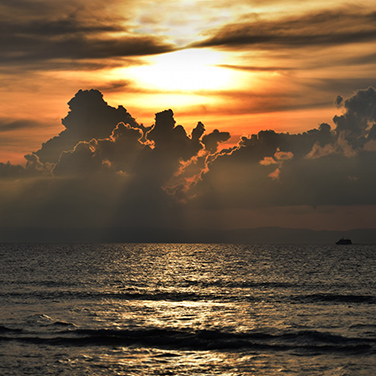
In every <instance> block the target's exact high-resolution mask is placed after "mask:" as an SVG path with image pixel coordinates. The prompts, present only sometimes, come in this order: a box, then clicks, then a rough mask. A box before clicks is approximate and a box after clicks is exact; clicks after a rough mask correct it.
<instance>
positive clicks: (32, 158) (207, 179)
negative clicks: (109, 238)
mask: <svg viewBox="0 0 376 376" xmlns="http://www.w3.org/2000/svg"><path fill="white" fill-rule="evenodd" d="M335 104H336V105H337V106H339V107H340V108H341V109H342V115H340V116H338V115H337V116H335V117H334V118H333V122H334V125H335V127H333V128H332V127H331V126H330V125H329V124H326V123H323V124H321V125H320V126H319V127H318V128H315V129H311V130H309V131H307V132H304V133H300V134H289V133H277V132H275V131H273V130H264V131H260V132H259V133H257V134H253V135H251V136H249V137H248V136H243V137H242V138H241V139H240V140H239V142H238V144H237V146H234V147H231V148H229V149H224V148H223V147H221V144H222V143H224V142H225V141H227V140H228V139H229V138H230V136H231V135H230V133H229V132H226V131H219V130H214V131H213V132H211V133H209V134H205V126H204V124H202V123H201V122H198V123H197V126H196V127H195V128H194V129H193V130H192V132H191V134H187V132H186V130H185V128H184V127H183V126H182V125H177V124H176V121H175V118H174V113H173V111H172V110H171V109H170V110H165V111H162V112H159V113H157V114H156V116H155V121H154V123H153V124H151V125H150V126H144V125H143V124H138V122H137V121H136V120H135V119H134V118H133V117H132V116H131V115H130V114H129V113H128V112H127V111H126V110H125V108H124V107H122V106H119V107H117V108H115V107H111V106H109V105H108V104H107V103H106V102H105V100H104V99H103V95H102V94H101V93H100V92H99V91H97V90H85V91H82V90H80V91H79V92H78V93H77V94H76V95H75V96H74V97H73V98H72V100H71V101H70V102H69V107H70V111H69V113H68V115H67V116H66V117H65V118H64V119H63V120H62V122H63V125H64V126H65V128H66V129H65V130H64V131H63V132H61V133H60V134H59V135H57V136H56V137H54V138H52V139H50V140H48V141H47V142H46V143H45V144H43V145H42V147H41V149H39V150H37V151H36V152H35V153H31V154H28V155H27V156H26V157H25V158H26V165H25V166H24V167H23V166H19V165H12V164H10V163H0V177H1V179H0V209H1V212H2V218H1V223H0V224H1V225H2V226H5V225H7V226H31V225H33V226H65V227H70V226H73V227H85V226H88V227H90V226H92V227H96V226H99V227H101V226H102V227H103V226H120V227H122V226H123V227H137V226H157V227H158V226H162V227H163V226H169V227H175V226H177V227H184V226H186V225H187V218H188V217H189V218H190V221H192V216H193V218H194V213H196V214H197V215H199V214H198V213H199V212H200V210H214V211H218V213H220V212H221V210H224V211H229V210H245V209H247V210H260V208H266V207H275V208H278V207H279V208H280V207H297V208H298V207H305V208H307V207H309V206H312V207H317V206H330V205H332V206H333V205H376V198H375V195H374V191H375V189H376V178H375V175H374V173H373V166H374V165H375V163H376V137H375V123H376V118H375V108H376V95H375V90H374V89H373V88H372V87H370V88H368V89H365V90H359V91H358V92H356V93H355V94H354V95H353V96H352V97H350V98H348V99H343V98H341V97H338V98H337V99H336V103H335ZM200 220H201V219H200ZM190 225H191V226H192V225H194V223H193V224H192V223H190Z"/></svg>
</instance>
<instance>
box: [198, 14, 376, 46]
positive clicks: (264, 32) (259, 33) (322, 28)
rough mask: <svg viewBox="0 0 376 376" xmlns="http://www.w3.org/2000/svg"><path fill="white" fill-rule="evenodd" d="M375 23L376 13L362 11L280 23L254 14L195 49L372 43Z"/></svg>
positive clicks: (216, 32) (286, 18) (285, 19)
mask: <svg viewBox="0 0 376 376" xmlns="http://www.w3.org/2000/svg"><path fill="white" fill-rule="evenodd" d="M243 18H245V17H244V16H243ZM375 21H376V14H375V13H374V12H368V13H367V12H365V11H362V10H360V11H359V9H352V10H351V11H350V10H342V9H340V10H325V11H319V12H317V11H316V12H311V13H307V14H303V15H299V16H282V17H281V18H279V19H276V20H259V19H258V17H257V16H256V15H254V16H252V17H250V19H249V20H243V19H239V21H238V22H236V23H231V24H228V25H225V26H223V27H222V28H219V29H214V30H212V32H211V34H212V36H210V37H209V38H207V39H206V40H204V41H201V42H198V43H195V44H194V46H195V47H198V46H200V47H213V46H222V47H227V48H239V46H242V45H247V46H252V48H260V49H266V48H270V47H271V46H274V47H278V48H279V49H280V48H296V47H307V46H323V47H324V46H333V45H337V46H338V45H341V44H349V43H354V42H356V43H360V42H369V41H375V40H376V26H375V25H376V22H375ZM208 33H210V32H208ZM266 46H268V47H266Z"/></svg>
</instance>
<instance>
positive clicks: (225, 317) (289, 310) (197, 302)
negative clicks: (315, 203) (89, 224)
mask: <svg viewBox="0 0 376 376" xmlns="http://www.w3.org/2000/svg"><path fill="white" fill-rule="evenodd" d="M0 257H1V264H0V286H1V287H0V309H1V311H0V374H1V375H213V374H217V375H276V374H284V375H367V376H369V375H374V374H376V279H375V276H376V262H375V261H376V246H355V245H353V246H342V247H341V246H335V245H333V246H327V247H325V246H313V245H299V246H297V245H291V246H287V245H281V246H277V245H223V244H144V245H142V244H39V245H38V244H0Z"/></svg>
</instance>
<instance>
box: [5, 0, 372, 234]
mask: <svg viewBox="0 0 376 376" xmlns="http://www.w3.org/2000/svg"><path fill="white" fill-rule="evenodd" d="M375 15H376V3H375V1H374V0H365V1H362V2H361V3H359V2H358V1H353V0H350V1H343V0H335V1H331V2H328V1H321V0H318V1H307V0H303V1H302V0H290V1H286V0H263V1H260V0H216V1H202V0H174V1H172V0H165V1H150V0H107V1H106V2H103V1H102V0H91V1H87V0H55V1H50V0H17V1H2V2H1V3H0V21H1V24H2V29H1V31H0V37H1V46H2V52H1V57H0V80H1V85H0V97H1V106H0V210H1V212H2V213H5V214H4V217H3V219H2V221H3V222H4V223H8V220H9V223H14V224H19V225H25V226H26V225H29V224H30V223H34V222H33V221H34V217H36V216H38V215H39V213H41V214H40V215H42V214H44V216H42V217H41V219H40V224H42V223H48V224H52V223H55V224H56V225H57V226H60V225H61V226H63V225H66V223H68V224H69V223H70V222H69V220H70V219H71V218H74V220H75V221H77V223H79V224H81V222H82V221H83V222H82V223H84V222H85V220H86V219H87V220H88V222H87V223H88V225H89V224H90V223H91V222H90V221H91V220H92V219H93V218H95V219H96V220H97V219H98V220H99V219H100V218H102V217H101V216H98V212H96V210H98V211H99V210H102V212H101V215H103V218H108V221H109V222H110V218H115V219H116V221H118V222H116V221H115V219H113V220H114V221H115V222H116V223H115V222H114V223H115V224H118V223H123V224H124V225H125V224H127V223H135V222H136V219H139V220H140V223H143V222H142V221H143V220H144V217H143V214H142V213H143V210H144V209H145V210H149V208H151V207H153V210H154V212H152V210H151V209H150V213H149V211H148V214H150V215H149V217H148V218H154V217H153V215H154V216H155V218H158V215H159V214H158V213H160V212H161V211H162V209H161V208H165V206H163V205H167V206H166V207H168V208H169V210H170V214H169V215H170V216H169V218H168V219H167V217H166V218H163V219H161V218H159V219H158V220H160V222H161V223H164V222H163V221H164V220H165V221H166V226H167V225H171V223H172V224H175V223H178V222H179V221H178V220H177V218H178V219H179V220H180V221H182V223H183V224H184V223H185V221H187V223H188V224H189V226H191V227H194V226H199V225H200V226H201V225H205V220H204V218H206V216H207V218H211V219H210V220H208V221H209V222H212V223H214V222H215V221H216V220H217V219H218V220H222V219H223V218H227V221H226V220H224V221H225V222H226V226H227V227H228V226H229V225H230V224H231V225H233V226H235V225H236V226H242V225H244V226H257V225H267V224H269V225H289V226H290V227H297V226H300V225H301V226H306V227H310V228H316V229H322V228H327V227H328V226H329V227H330V226H331V228H333V229H338V228H350V227H356V226H357V225H359V226H362V227H376V223H375V224H373V223H372V218H374V213H375V210H376V209H375V208H376V206H375V205H376V201H375V199H374V193H373V192H374V188H375V189H376V181H374V179H373V175H374V173H373V169H372V168H373V166H374V163H376V161H375V159H374V158H375V155H376V154H375V153H376V117H375V114H376V91H375V90H374V89H373V88H375V87H376V53H375V51H376V16H375ZM91 89H95V90H91ZM80 90H82V91H80ZM90 90H91V91H90ZM72 98H73V102H74V103H75V105H73V106H72V102H71V104H70V105H68V102H70V101H71V100H72ZM106 103H107V104H106ZM75 106H76V107H75ZM85 106H86V107H85ZM93 106H94V107H95V106H98V108H93ZM118 106H124V107H125V108H126V110H127V111H128V113H125V111H123V110H122V108H121V107H120V108H119V107H118ZM168 109H172V110H173V113H174V115H173V118H172V113H171V112H166V113H164V115H161V116H162V117H163V116H165V118H164V120H160V121H159V126H158V127H157V126H155V127H154V129H153V130H152V131H150V129H152V128H146V129H147V130H149V131H150V132H149V133H147V132H146V131H145V128H143V127H151V126H153V125H154V124H155V114H156V113H160V112H161V111H164V110H168ZM69 111H71V113H70V115H69V118H68V120H65V122H66V124H69V127H70V129H68V127H67V129H66V128H65V127H64V126H63V124H62V119H64V118H65V119H67V115H68V113H69ZM129 114H130V115H131V116H132V117H133V118H134V119H135V120H136V122H137V123H138V124H137V123H134V120H132V118H131V117H129V116H130V115H129ZM101 116H103V118H101ZM124 118H127V119H128V120H129V121H130V123H129V124H131V125H130V128H129V127H127V126H124V127H123V126H117V124H118V123H116V124H112V123H111V122H112V121H115V120H116V119H124ZM108 119H110V120H108ZM114 119H115V120H114ZM107 120H108V122H107ZM116 121H117V122H118V121H119V120H116ZM121 121H123V120H121ZM174 121H176V123H174ZM199 121H201V122H202V123H204V127H205V132H204V131H203V128H202V127H201V126H200V125H199V126H198V127H197V128H195V127H196V126H197V124H198V122H199ZM132 122H133V123H132ZM141 123H142V124H143V126H140V124H141ZM325 123H327V124H329V126H328V125H326V124H325ZM66 124H65V125H66ZM132 124H133V125H132ZM171 124H175V126H177V125H183V127H184V129H183V128H181V127H175V128H171V127H170V125H171ZM106 127H107V128H106ZM102 128H103V129H102ZM193 129H195V130H196V136H195V137H196V138H195V137H194V135H193V134H192V133H191V132H192V130H193ZM214 129H218V130H219V132H213V131H214ZM261 130H269V131H270V132H264V133H260V134H259V135H258V136H254V137H252V135H254V134H257V133H258V132H259V131H261ZM61 132H62V133H61ZM287 133H289V134H287ZM141 134H142V135H143V138H140V135H141ZM197 135H198V136H197ZM90 140H92V141H90ZM238 142H240V143H239V144H238ZM43 143H46V144H43ZM236 145H238V146H237V147H236V148H233V147H235V146H236ZM230 148H233V149H230ZM25 155H28V156H27V157H26V159H25V158H24V156H25ZM8 161H9V162H10V163H9V164H7V162H8ZM263 161H264V162H263ZM265 161H267V163H266V162H265ZM154 164H155V165H154ZM102 174H104V175H102ZM103 176H105V177H106V178H104V177H103ZM12 179H13V180H12ZM106 179H109V181H110V182H111V183H107V182H106V183H105V182H104V181H107V180H106ZM88 182H90V184H89V185H87V184H88ZM111 184H113V185H111ZM93 187H95V188H93ZM140 187H142V188H140ZM145 187H147V189H146V188H145ZM110 188H111V189H112V188H113V189H114V190H116V195H115V194H114V192H113V191H112V190H111V189H110ZM144 188H145V189H144ZM153 189H154V190H153ZM124 192H126V193H124ZM129 197H130V198H129ZM102 199H103V202H102V203H101V204H103V206H101V205H100V204H99V201H100V200H102ZM106 199H107V200H109V201H110V202H111V205H110V204H109V205H107V206H106V205H105V204H104V202H105V201H106ZM170 199H171V200H172V201H171V202H170V201H169V200H170ZM12 200H13V201H12ZM149 200H150V201H152V202H149ZM133 202H138V203H140V206H139V207H137V210H135V209H134V208H135V207H136V206H137V205H136V204H134V206H133ZM166 202H168V204H166ZM97 203H98V208H97V209H96V204H97ZM69 205H71V206H69ZM80 205H82V208H81V209H77V208H79V207H81V206H80ZM122 205H123V206H122ZM127 205H128V206H127ZM129 205H130V206H129ZM153 205H154V206H153ZM169 205H170V206H169ZM184 205H186V206H184ZM42 207H43V208H44V209H43V210H42V209H41V208H42ZM120 208H122V209H120ZM129 208H130V209H129ZM349 208H350V209H349ZM128 209H129V210H130V212H132V213H133V214H134V216H135V218H133V217H132V218H130V217H127V218H124V217H122V215H123V213H126V212H127V210H128ZM70 210H71V211H70ZM122 210H123V211H122ZM132 210H135V211H134V212H133V211H132ZM60 211H61V213H62V215H61V217H58V216H57V214H56V213H60ZM64 213H65V214H64ZM103 213H106V214H103ZM220 213H221V214H220ZM273 213H274V214H273ZM21 214H22V215H21ZM76 214H77V216H75V215H76ZM78 214H80V215H81V214H82V215H84V214H85V215H86V217H85V218H86V219H85V220H84V219H82V221H81V222H80V220H79V218H80V216H79V215H78ZM7 215H8V217H7ZM18 216H19V217H20V218H18ZM76 217H77V218H76ZM336 218H337V221H336ZM362 218H363V219H362ZM111 220H112V219H111ZM104 221H105V220H104V219H103V221H102V222H101V223H102V224H101V225H103V224H104ZM106 221H107V220H106ZM121 221H124V222H121ZM169 221H170V222H169ZM202 221H204V223H202ZM109 222H108V223H109ZM219 222H220V221H219ZM75 223H76V222H75ZM77 223H76V225H77ZM95 223H97V222H95ZM108 223H107V222H106V224H108ZM91 224H92V223H91ZM218 226H219V225H218Z"/></svg>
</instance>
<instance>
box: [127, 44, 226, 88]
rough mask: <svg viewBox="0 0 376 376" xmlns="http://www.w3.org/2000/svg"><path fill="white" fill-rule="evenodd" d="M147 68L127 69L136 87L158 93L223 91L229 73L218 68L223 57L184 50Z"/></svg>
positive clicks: (158, 58)
mask: <svg viewBox="0 0 376 376" xmlns="http://www.w3.org/2000/svg"><path fill="white" fill-rule="evenodd" d="M149 59H150V60H149V64H148V65H142V66H138V67H132V68H128V69H127V70H126V74H127V76H128V77H130V78H131V79H132V81H134V82H135V83H136V84H137V85H138V86H142V87H143V88H146V89H153V90H159V91H178V92H192V91H202V90H223V89H226V88H228V87H229V86H230V84H231V72H230V71H229V70H228V69H224V68H221V67H220V66H219V65H220V64H221V63H222V61H223V55H222V53H221V52H219V51H214V50H210V49H185V50H179V51H175V52H170V53H166V54H163V55H159V56H155V57H152V58H149Z"/></svg>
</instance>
